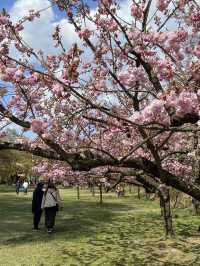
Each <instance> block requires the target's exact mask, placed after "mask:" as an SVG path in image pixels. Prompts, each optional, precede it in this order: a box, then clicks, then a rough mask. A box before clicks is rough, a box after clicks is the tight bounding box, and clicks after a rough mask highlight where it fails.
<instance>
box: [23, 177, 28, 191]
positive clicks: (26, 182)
mask: <svg viewBox="0 0 200 266" xmlns="http://www.w3.org/2000/svg"><path fill="white" fill-rule="evenodd" d="M23 188H24V194H27V192H28V181H27V180H24V183H23Z"/></svg>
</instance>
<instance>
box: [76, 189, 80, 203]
mask: <svg viewBox="0 0 200 266" xmlns="http://www.w3.org/2000/svg"><path fill="white" fill-rule="evenodd" d="M76 192H77V199H78V200H79V199H80V189H79V186H77V187H76Z"/></svg>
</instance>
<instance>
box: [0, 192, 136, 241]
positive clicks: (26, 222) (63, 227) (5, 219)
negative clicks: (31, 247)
mask: <svg viewBox="0 0 200 266" xmlns="http://www.w3.org/2000/svg"><path fill="white" fill-rule="evenodd" d="M0 198H1V199H0V217H1V231H0V245H20V244H25V243H29V242H32V241H39V242H43V241H44V242H46V241H47V240H48V241H50V240H54V239H55V238H59V240H66V241H67V240H69V241H70V240H73V239H77V238H80V239H81V238H82V237H86V238H87V237H90V236H94V235H95V234H96V232H97V230H100V229H101V226H100V225H101V224H103V225H104V224H110V223H112V221H113V220H114V219H115V216H116V215H117V211H128V210H130V209H132V208H131V207H130V206H128V205H126V204H123V203H121V202H116V203H109V202H106V203H103V205H102V206H100V205H99V204H98V203H97V202H89V201H86V200H84V201H82V200H80V201H69V202H65V203H64V210H63V211H62V212H60V213H58V215H57V218H56V224H57V226H56V234H52V235H51V236H49V235H47V234H46V232H45V229H44V225H43V224H44V221H43V220H44V218H42V225H41V228H43V229H42V230H41V231H40V232H32V231H31V228H32V214H31V199H30V197H26V196H23V197H18V196H14V195H12V194H9V195H8V194H4V193H3V194H1V195H0ZM103 225H102V227H103Z"/></svg>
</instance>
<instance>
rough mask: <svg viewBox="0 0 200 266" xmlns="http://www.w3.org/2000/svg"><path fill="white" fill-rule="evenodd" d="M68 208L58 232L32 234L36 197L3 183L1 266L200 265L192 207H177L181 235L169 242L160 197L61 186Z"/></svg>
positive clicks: (59, 221) (0, 193) (177, 229)
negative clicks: (92, 193)
mask: <svg viewBox="0 0 200 266" xmlns="http://www.w3.org/2000/svg"><path fill="white" fill-rule="evenodd" d="M61 195H62V198H63V200H64V210H63V211H62V212H60V213H59V214H58V217H57V221H56V232H55V233H54V234H52V235H47V233H46V231H45V230H44V226H43V221H42V224H41V229H42V230H41V231H40V232H32V230H31V229H32V214H31V196H32V193H31V192H29V193H28V195H27V196H26V195H23V193H21V194H20V195H19V196H17V195H15V193H14V188H5V187H0V218H1V221H0V222H1V230H0V266H4V265H5V266H23V265H24V266H32V265H33V266H42V265H43V266H46V265H51V266H59V265H64V266H65V265H66V266H70V265H71V266H75V265H81V266H86V265H92V266H97V265H99V266H101V265H106V266H111V265H115V266H126V265H130V266H134V265H136V266H143V265H144V266H157V265H166V266H169V265H171V266H176V265H180V266H184V265H192V266H193V265H194V266H196V265H197V266H198V265H200V234H199V233H198V232H197V228H198V225H199V224H200V219H199V217H196V216H193V215H192V211H191V210H190V209H178V210H176V211H174V217H176V218H174V228H175V232H176V237H175V238H174V239H168V240H165V234H164V230H163V222H162V218H161V217H160V209H159V204H158V201H157V200H155V201H151V200H147V199H145V197H144V196H142V198H141V200H139V199H138V198H137V196H136V193H132V194H129V193H128V190H127V196H126V197H124V198H120V199H117V198H116V196H115V194H114V193H108V194H104V195H103V198H104V203H103V205H102V206H100V205H99V202H98V201H99V199H98V195H97V194H96V196H95V197H92V195H91V193H90V192H89V190H80V197H81V198H80V200H77V198H76V190H73V189H65V190H61Z"/></svg>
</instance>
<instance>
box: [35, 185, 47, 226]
mask: <svg viewBox="0 0 200 266" xmlns="http://www.w3.org/2000/svg"><path fill="white" fill-rule="evenodd" d="M43 186H44V184H43V183H42V182H39V183H38V184H37V187H36V189H35V190H34V192H33V200H32V213H33V224H34V228H33V230H39V228H38V225H39V223H40V218H41V215H42V209H41V203H42V198H43V194H44V192H43Z"/></svg>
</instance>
